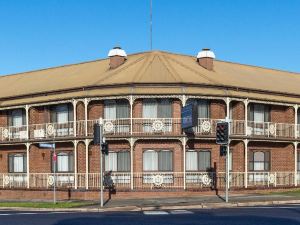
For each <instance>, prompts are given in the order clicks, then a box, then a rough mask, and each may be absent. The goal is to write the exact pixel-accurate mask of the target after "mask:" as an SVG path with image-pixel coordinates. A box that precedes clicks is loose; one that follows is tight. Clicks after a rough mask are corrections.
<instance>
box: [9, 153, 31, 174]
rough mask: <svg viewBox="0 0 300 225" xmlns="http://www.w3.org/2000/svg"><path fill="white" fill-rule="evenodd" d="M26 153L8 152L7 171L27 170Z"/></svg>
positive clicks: (20, 171) (23, 171)
mask: <svg viewBox="0 0 300 225" xmlns="http://www.w3.org/2000/svg"><path fill="white" fill-rule="evenodd" d="M26 159H27V158H26V154H19V153H18V154H9V155H8V171H9V173H25V172H26V171H27V162H26V161H27V160H26Z"/></svg>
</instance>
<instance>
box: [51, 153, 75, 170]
mask: <svg viewBox="0 0 300 225" xmlns="http://www.w3.org/2000/svg"><path fill="white" fill-rule="evenodd" d="M53 154H54V153H53V152H52V153H51V162H52V163H51V171H52V173H54V166H56V168H55V173H74V172H75V156H74V152H73V151H59V152H56V163H54V161H53ZM60 154H64V155H65V154H66V155H67V156H68V171H58V157H59V155H60ZM70 155H72V158H73V160H74V161H73V164H72V165H73V166H72V168H71V170H70Z"/></svg>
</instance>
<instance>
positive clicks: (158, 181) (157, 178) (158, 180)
mask: <svg viewBox="0 0 300 225" xmlns="http://www.w3.org/2000/svg"><path fill="white" fill-rule="evenodd" d="M152 182H153V184H154V185H156V186H161V185H162V184H163V182H164V177H163V176H162V175H159V174H157V175H154V176H153V178H152Z"/></svg>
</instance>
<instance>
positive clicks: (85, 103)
mask: <svg viewBox="0 0 300 225" xmlns="http://www.w3.org/2000/svg"><path fill="white" fill-rule="evenodd" d="M88 104H89V101H88V99H87V98H85V99H84V128H85V136H86V137H87V136H88V127H87V126H88Z"/></svg>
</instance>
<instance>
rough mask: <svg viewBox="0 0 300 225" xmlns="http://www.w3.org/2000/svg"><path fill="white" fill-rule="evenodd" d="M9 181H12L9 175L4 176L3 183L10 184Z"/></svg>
mask: <svg viewBox="0 0 300 225" xmlns="http://www.w3.org/2000/svg"><path fill="white" fill-rule="evenodd" d="M9 182H10V179H9V176H5V177H4V180H3V183H4V184H5V185H8V184H9Z"/></svg>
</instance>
